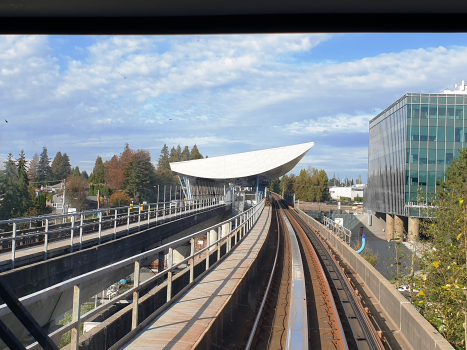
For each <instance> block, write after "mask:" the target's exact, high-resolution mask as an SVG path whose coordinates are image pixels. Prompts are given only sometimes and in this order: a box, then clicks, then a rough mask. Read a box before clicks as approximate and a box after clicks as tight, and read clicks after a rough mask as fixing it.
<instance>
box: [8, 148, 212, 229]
mask: <svg viewBox="0 0 467 350" xmlns="http://www.w3.org/2000/svg"><path fill="white" fill-rule="evenodd" d="M202 158H204V157H203V155H202V154H201V153H200V151H199V149H198V147H197V146H196V144H195V145H194V146H193V147H192V148H191V150H190V148H189V147H188V146H185V147H184V148H183V150H182V147H181V146H180V145H178V146H177V147H172V149H171V150H170V151H169V148H168V146H167V145H164V147H162V150H161V154H160V157H159V160H158V162H157V168H156V167H155V166H154V164H153V163H152V160H151V154H150V153H149V151H146V150H141V149H140V150H133V149H131V148H130V146H129V145H128V144H126V145H125V147H124V150H123V152H122V153H120V154H119V155H114V156H113V157H112V158H111V159H110V160H107V161H103V159H102V157H101V156H98V157H97V159H96V162H95V164H94V168H93V171H92V173H91V175H90V176H88V174H87V172H86V171H80V169H79V167H78V166H76V167H72V166H71V163H70V158H69V157H68V155H67V154H66V153H63V154H62V153H61V152H57V154H56V156H55V158H54V159H53V160H51V158H50V157H49V156H48V150H47V147H43V150H42V153H41V154H40V155H39V154H37V153H36V154H35V155H34V156H33V158H32V160H30V161H28V160H27V159H26V155H25V153H24V151H23V150H22V151H21V153H20V154H19V157H18V159H16V160H15V159H14V157H13V155H12V154H11V153H10V154H9V155H8V158H7V160H6V161H5V169H4V170H3V171H0V220H4V219H10V218H14V217H23V216H37V215H42V214H46V213H49V212H50V211H51V209H50V207H47V206H46V202H47V201H51V199H52V198H51V197H52V196H51V194H48V193H42V194H41V195H39V196H36V191H35V188H40V187H41V186H46V185H47V184H53V183H59V182H60V181H63V180H65V187H66V196H65V198H66V202H67V203H66V204H67V206H68V207H74V208H76V209H77V210H78V211H79V210H84V209H87V200H86V197H87V196H88V195H91V196H93V195H94V196H95V195H97V192H98V191H99V194H100V196H108V197H109V199H110V204H111V205H126V204H128V203H129V202H130V200H131V199H133V200H134V201H135V202H136V203H138V202H139V201H143V200H147V201H154V200H157V198H156V197H157V186H158V185H159V186H160V185H167V186H171V185H172V186H174V185H177V184H178V178H177V177H176V176H175V175H174V173H173V172H172V171H171V170H170V165H169V163H171V162H177V161H187V160H194V159H202ZM160 199H162V198H160Z"/></svg>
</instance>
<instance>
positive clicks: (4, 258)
mask: <svg viewBox="0 0 467 350" xmlns="http://www.w3.org/2000/svg"><path fill="white" fill-rule="evenodd" d="M222 205H223V204H220V199H219V198H213V199H212V200H200V201H199V203H196V204H192V205H185V206H180V207H175V208H173V207H170V202H167V203H157V204H156V205H154V204H153V205H152V208H151V205H149V208H148V209H147V210H145V211H144V210H143V211H142V210H141V209H140V208H139V211H138V212H137V213H130V210H129V208H130V207H125V208H123V209H126V208H128V213H127V214H126V216H118V218H117V209H112V208H109V209H101V210H100V211H96V212H91V213H90V214H92V215H96V213H100V218H99V221H98V222H93V223H83V219H82V217H83V216H84V214H81V213H77V215H70V214H68V215H65V216H63V217H65V218H71V219H70V220H72V223H71V225H69V224H68V225H69V226H68V227H65V228H58V229H57V230H55V231H50V232H47V231H48V226H49V223H48V221H49V220H51V219H48V218H47V217H44V218H36V219H41V220H45V221H46V226H45V229H46V231H45V232H41V233H34V234H32V235H27V236H33V237H44V238H45V239H43V243H42V244H40V245H34V246H32V247H27V248H21V246H19V242H18V241H19V240H21V239H23V240H24V236H21V235H18V234H19V233H20V231H19V232H17V233H16V234H15V232H13V235H12V237H7V238H3V241H4V242H5V241H7V242H11V241H12V240H13V242H15V244H11V251H10V252H7V253H2V254H0V271H5V270H8V269H11V268H14V267H18V266H25V265H28V264H32V263H35V262H39V261H43V260H47V259H50V258H54V257H57V256H60V255H63V254H68V253H73V252H74V251H79V250H82V249H84V248H89V247H91V246H95V245H99V244H102V243H105V242H108V241H110V240H113V239H117V238H120V237H123V236H126V235H129V234H130V233H134V232H139V231H141V230H143V229H147V228H150V227H153V226H157V225H160V224H163V223H166V222H168V221H171V220H175V219H178V218H181V217H186V216H188V215H191V214H193V213H197V212H201V211H204V210H209V209H212V208H216V207H218V206H222ZM135 208H137V206H135ZM118 209H120V208H118ZM112 210H113V211H114V213H115V214H113V215H109V216H108V217H104V220H102V217H103V215H102V213H103V212H104V211H112ZM125 212H126V210H125ZM148 213H149V217H148ZM51 217H55V216H51ZM56 217H58V218H60V219H61V218H62V216H60V215H56ZM75 217H78V218H79V217H81V223H80V221H78V220H77V221H76V225H75ZM20 220H21V219H16V220H14V221H15V222H16V221H19V222H20ZM27 220H31V218H28V219H23V221H27ZM103 224H104V225H105V224H107V226H109V225H110V226H111V228H108V229H102V227H103ZM86 226H95V230H94V231H93V232H91V233H83V228H86ZM104 227H105V226H104ZM15 228H16V226H14V229H15ZM56 231H62V232H63V231H64V236H67V237H66V238H63V239H60V240H55V241H54V242H51V243H49V242H50V240H49V239H48V237H49V235H52V234H54V233H55V232H56ZM15 237H16V238H15ZM19 248H21V249H19Z"/></svg>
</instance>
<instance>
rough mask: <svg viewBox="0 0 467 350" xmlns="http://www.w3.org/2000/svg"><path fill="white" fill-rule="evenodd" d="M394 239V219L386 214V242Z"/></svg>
mask: <svg viewBox="0 0 467 350" xmlns="http://www.w3.org/2000/svg"><path fill="white" fill-rule="evenodd" d="M393 238H394V217H393V216H392V214H386V240H388V241H389V240H391V239H393Z"/></svg>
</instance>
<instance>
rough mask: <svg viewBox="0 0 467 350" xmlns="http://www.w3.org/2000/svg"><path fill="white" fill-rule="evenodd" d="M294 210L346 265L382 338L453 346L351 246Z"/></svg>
mask: <svg viewBox="0 0 467 350" xmlns="http://www.w3.org/2000/svg"><path fill="white" fill-rule="evenodd" d="M295 210H296V211H297V213H298V215H300V217H301V218H302V219H303V220H304V221H306V222H307V223H308V224H309V225H310V226H311V227H312V228H313V229H314V230H315V231H316V232H318V233H319V234H320V235H321V237H323V239H324V240H325V241H326V243H327V245H329V246H330V247H332V248H333V250H334V253H335V254H336V257H337V256H339V260H340V261H341V263H342V264H341V265H342V266H344V264H346V265H347V266H346V268H345V269H346V270H348V271H349V272H350V273H349V276H351V278H352V283H353V284H354V285H355V286H356V289H357V290H358V291H359V293H361V295H362V297H363V298H364V299H366V302H367V303H368V304H369V305H370V312H371V314H372V315H374V317H375V318H377V319H379V321H382V322H383V323H384V328H383V329H382V332H383V335H384V338H388V339H390V338H392V339H393V340H394V341H395V342H397V343H398V344H399V346H400V347H401V348H402V349H405V348H407V349H410V348H412V349H414V350H426V349H438V350H453V349H454V348H453V347H452V346H451V345H450V344H449V342H448V341H447V340H446V339H444V338H443V336H442V335H441V334H440V333H439V332H438V331H436V330H435V329H434V327H433V326H432V325H431V324H430V323H429V322H428V321H427V320H425V319H424V318H423V316H422V315H420V313H419V312H418V311H417V310H416V309H415V307H414V306H413V305H412V304H411V303H410V302H409V300H407V299H406V298H405V297H404V296H403V295H402V294H401V293H400V292H399V291H398V290H397V289H396V288H395V287H394V285H392V284H391V283H390V282H389V281H388V280H387V279H386V278H385V277H384V276H382V275H381V274H380V273H379V272H378V271H377V270H376V269H375V268H374V267H373V266H372V265H371V264H369V263H368V262H367V261H366V260H365V259H364V258H363V257H362V256H360V255H359V254H357V253H356V251H355V250H354V249H352V248H351V247H350V246H349V245H348V244H346V243H345V242H344V241H343V240H342V239H341V238H340V237H338V236H337V235H336V234H335V233H333V232H332V231H330V230H329V229H327V228H326V227H325V226H324V225H322V224H321V223H319V222H318V221H316V220H315V219H313V218H312V217H310V216H308V215H307V214H305V213H304V212H302V211H301V210H299V209H295ZM378 323H379V322H378Z"/></svg>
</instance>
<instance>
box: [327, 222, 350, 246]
mask: <svg viewBox="0 0 467 350" xmlns="http://www.w3.org/2000/svg"><path fill="white" fill-rule="evenodd" d="M324 225H325V226H326V227H327V228H328V229H329V230H330V231H331V232H332V233H334V234H335V235H336V236H338V237H339V238H341V239H342V240H343V241H344V242H345V243H347V244H350V241H351V239H352V231H350V230H349V229H347V228H345V227H344V226H341V225H339V224H338V223H336V222H334V221H333V220H332V219H330V218H328V217H324Z"/></svg>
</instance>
